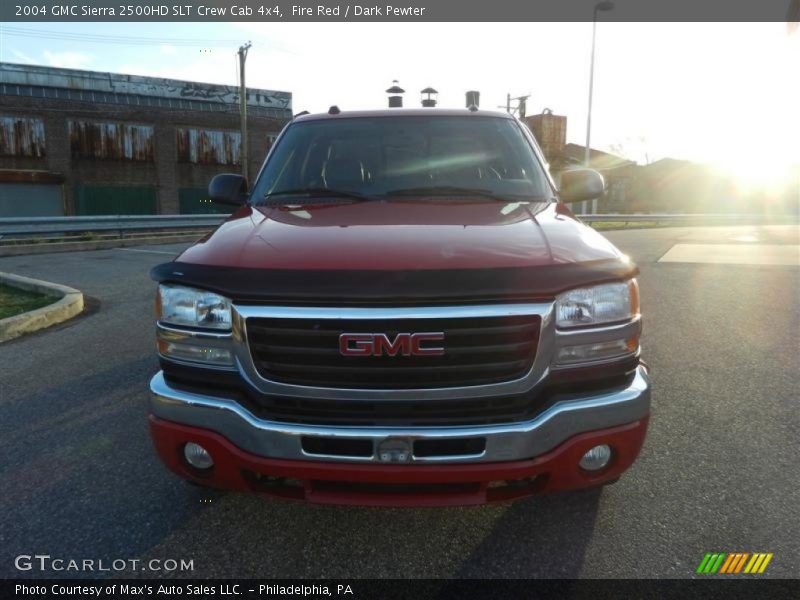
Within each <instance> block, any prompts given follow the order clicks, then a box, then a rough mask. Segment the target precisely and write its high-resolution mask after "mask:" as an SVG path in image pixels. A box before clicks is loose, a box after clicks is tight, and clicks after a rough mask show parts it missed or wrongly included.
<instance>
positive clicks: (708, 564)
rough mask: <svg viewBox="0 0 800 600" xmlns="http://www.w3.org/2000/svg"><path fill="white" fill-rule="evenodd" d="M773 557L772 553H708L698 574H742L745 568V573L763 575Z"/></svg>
mask: <svg viewBox="0 0 800 600" xmlns="http://www.w3.org/2000/svg"><path fill="white" fill-rule="evenodd" d="M772 557H773V554H772V553H771V552H770V553H767V552H755V553H753V554H750V553H749V552H729V553H725V552H706V555H705V556H704V557H703V560H702V561H701V562H700V565H699V566H698V567H697V571H696V572H697V573H702V574H714V573H717V572H719V573H724V574H733V573H741V572H742V569H743V568H744V573H748V574H756V573H763V572H764V570H765V569H766V568H767V565H768V564H769V562H770V561H771V560H772ZM748 559H749V560H748ZM745 564H746V565H747V566H745Z"/></svg>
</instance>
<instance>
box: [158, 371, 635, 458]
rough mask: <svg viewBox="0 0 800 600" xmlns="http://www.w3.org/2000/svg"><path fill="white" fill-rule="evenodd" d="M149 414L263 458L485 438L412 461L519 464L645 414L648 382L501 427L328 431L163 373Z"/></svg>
mask: <svg viewBox="0 0 800 600" xmlns="http://www.w3.org/2000/svg"><path fill="white" fill-rule="evenodd" d="M150 392H151V394H150V411H151V413H152V414H153V415H155V416H156V417H159V418H161V419H165V420H167V421H172V422H174V423H180V424H182V425H188V426H193V427H199V428H202V429H206V430H210V431H214V432H216V433H218V434H220V435H222V436H224V437H225V438H227V439H228V440H229V441H230V442H232V443H233V444H235V445H236V446H238V447H239V448H241V449H242V450H245V451H247V452H250V453H252V454H255V455H258V456H263V457H267V458H283V459H294V460H316V461H319V460H329V461H336V462H359V463H364V462H381V459H380V455H379V451H378V449H379V448H380V447H381V445H382V444H385V443H387V442H389V443H391V442H400V443H408V444H409V447H411V444H410V442H413V441H416V440H448V439H453V440H463V439H469V438H484V439H485V440H486V445H485V450H484V451H483V452H481V453H480V454H470V455H459V456H453V455H448V456H424V457H417V456H414V454H413V452H412V453H411V455H410V456H409V458H408V461H407V462H411V463H439V464H441V463H464V462H470V463H474V462H500V461H512V460H525V459H530V458H533V457H536V456H538V455H540V454H543V453H545V452H548V451H549V450H552V449H553V448H555V447H556V446H558V445H559V444H561V443H562V442H565V441H566V440H568V439H569V438H571V437H573V436H575V435H578V434H580V433H584V432H588V431H595V430H598V429H604V428H609V427H614V426H617V425H624V424H627V423H632V422H634V421H637V420H639V419H641V418H643V417H645V416H647V415H648V414H649V412H650V381H649V378H648V375H647V371H646V370H645V369H644V367H641V366H640V367H639V368H638V369H637V370H636V373H635V375H634V377H633V379H632V381H631V382H630V384H629V385H628V386H627V387H626V388H624V389H617V390H615V391H612V392H605V393H593V394H592V393H590V394H586V395H583V396H576V397H573V398H571V399H570V400H565V401H560V402H557V403H556V404H554V405H553V406H551V407H549V408H548V409H547V410H545V411H544V412H542V413H541V414H540V415H538V416H537V417H536V418H535V419H533V420H531V421H526V422H522V423H509V424H504V425H489V426H486V425H481V426H467V427H424V428H406V427H333V426H319V425H296V424H291V423H280V422H275V421H267V420H263V419H259V418H258V417H256V416H255V415H253V414H252V413H251V412H250V411H248V410H247V409H246V408H244V407H243V406H241V405H240V404H238V403H236V402H235V401H233V400H229V399H226V398H219V397H214V396H210V395H204V394H194V393H189V392H184V391H180V390H177V389H174V388H172V387H170V386H169V384H168V383H167V382H166V381H165V379H164V376H163V374H162V373H161V372H159V373H157V374H156V375H155V376H154V377H153V379H152V380H151V381H150ZM304 437H321V438H327V439H331V438H335V439H356V440H370V441H372V447H373V448H374V449H375V450H374V452H373V454H372V456H369V457H351V456H339V455H336V456H330V455H321V454H311V453H308V452H306V451H305V450H304V449H303V444H302V438H304Z"/></svg>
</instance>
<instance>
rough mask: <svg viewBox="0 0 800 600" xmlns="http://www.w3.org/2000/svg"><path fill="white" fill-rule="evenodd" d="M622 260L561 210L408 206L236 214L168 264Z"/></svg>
mask: <svg viewBox="0 0 800 600" xmlns="http://www.w3.org/2000/svg"><path fill="white" fill-rule="evenodd" d="M619 259H623V260H624V259H625V257H624V256H623V255H621V254H620V253H619V251H618V250H617V249H616V248H615V247H614V246H613V245H612V244H611V243H610V242H609V241H608V240H606V239H605V238H604V237H603V236H602V235H600V234H599V233H597V232H596V231H594V230H593V229H591V228H589V227H586V226H585V225H583V224H581V223H580V222H579V221H577V220H576V219H575V218H574V217H573V215H572V213H571V212H570V211H569V210H568V209H567V208H566V207H564V205H561V204H556V203H540V204H523V203H513V204H508V203H501V202H496V201H476V200H473V199H469V200H466V201H458V200H441V201H430V200H426V201H415V200H396V201H390V202H379V201H376V202H358V203H346V204H317V205H310V206H298V207H285V206H283V207H244V208H242V209H240V210H239V211H237V212H236V213H235V214H234V215H233V216H232V217H231V218H230V219H228V220H227V221H226V222H225V223H223V224H222V225H221V226H220V227H219V228H218V229H217V230H216V231H214V232H213V233H211V234H209V235H208V236H206V237H204V238H203V239H201V240H200V241H199V242H198V243H197V244H195V245H194V246H192V247H191V248H189V249H187V250H186V251H185V252H183V253H182V254H181V255H180V256H179V257H178V258H177V259H176V261H178V262H180V263H193V264H199V265H213V266H220V267H237V268H249V269H270V270H271V269H289V270H313V271H319V270H322V271H325V270H381V271H386V270H391V271H415V270H444V269H448V270H450V269H478V268H480V269H490V268H505V267H509V268H515V267H540V266H555V265H559V264H574V263H583V262H593V261H604V260H619Z"/></svg>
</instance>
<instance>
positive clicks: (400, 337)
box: [149, 107, 650, 506]
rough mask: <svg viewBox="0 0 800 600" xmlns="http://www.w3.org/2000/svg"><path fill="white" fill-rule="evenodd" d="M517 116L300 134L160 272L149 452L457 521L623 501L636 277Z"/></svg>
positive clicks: (580, 189)
mask: <svg viewBox="0 0 800 600" xmlns="http://www.w3.org/2000/svg"><path fill="white" fill-rule="evenodd" d="M603 191H604V181H603V178H602V176H601V175H600V174H599V173H597V172H595V171H592V170H588V169H576V170H572V171H567V172H564V173H563V174H562V175H561V180H560V184H559V185H558V186H557V185H556V183H555V181H554V180H553V179H552V178H551V176H550V174H549V171H548V167H547V164H546V162H545V159H544V157H543V155H542V152H541V150H540V148H539V146H538V145H537V142H536V140H535V139H534V137H533V135H532V134H531V132H530V131H529V130H528V128H527V127H526V126H525V125H524V124H523V123H521V122H520V121H519V120H517V119H516V118H514V117H511V116H509V115H507V114H505V113H495V112H489V111H483V110H479V109H476V108H475V107H471V108H470V109H464V110H445V109H438V108H432V109H431V108H429V109H389V110H380V111H359V112H344V111H340V110H339V109H338V108H336V107H331V110H330V111H329V112H328V113H323V114H306V115H303V116H297V117H295V118H294V119H293V120H292V121H291V122H290V123H289V124H288V125H287V126H286V127H285V128H284V129H283V131H282V132H281V134H280V135H279V137H278V138H277V140H276V141H275V143H274V145H273V146H272V148H271V149H270V151H269V154H268V156H267V157H266V160H265V162H264V164H263V166H262V167H261V170H260V172H259V173H258V176H257V177H256V179H255V182H254V184H253V185H252V186H250V185H248V182H247V181H245V180H244V178H243V177H241V176H239V175H232V174H221V175H217V176H216V177H215V178H214V179H213V180H212V181H211V183H210V185H209V195H210V197H211V198H212V199H213V200H214V201H216V202H220V203H224V204H228V205H233V206H234V207H235V208H234V209H233V210H234V212H233V214H232V215H231V216H230V217H229V218H228V219H227V220H226V221H225V222H224V223H223V224H222V225H220V226H219V227H218V228H217V229H216V230H215V231H214V232H213V233H211V234H209V235H207V236H206V237H204V238H202V239H201V240H199V241H198V242H197V243H196V244H194V245H193V246H191V247H190V248H188V249H187V250H185V251H184V252H183V253H181V254H180V255H179V256H177V258H175V260H173V261H172V262H168V263H165V264H162V265H159V266H157V267H155V268H154V269H153V270H152V272H151V276H152V278H153V279H154V280H155V281H156V282H158V292H157V299H156V312H157V324H156V338H157V347H158V357H159V361H160V366H161V370H160V371H159V372H158V373H157V374H156V375H155V376H154V377H153V379H152V381H151V382H150V392H151V394H150V416H149V421H150V431H151V434H152V439H153V442H154V444H155V449H156V451H157V452H158V455H159V456H160V458H161V460H162V461H163V462H164V463H165V464H166V465H167V467H169V469H171V470H172V471H174V472H175V473H177V474H178V475H180V476H181V477H183V478H185V479H188V480H189V481H190V482H193V483H195V484H198V485H203V486H210V487H215V488H222V489H229V490H241V491H252V492H258V493H263V494H269V495H272V496H278V497H282V498H289V499H300V500H306V501H310V502H317V503H332V504H357V505H378V506H399V505H407V506H445V505H470V504H483V503H487V502H497V501H507V500H512V499H516V498H520V497H523V496H528V495H531V494H541V493H547V492H555V491H564V490H576V489H579V488H586V487H592V486H601V485H604V484H608V483H612V482H614V481H616V480H617V479H618V478H619V477H620V475H621V474H622V473H623V472H624V471H625V470H626V469H628V467H630V466H631V464H632V463H633V462H634V460H635V459H636V457H637V455H638V453H639V450H640V448H641V446H642V443H643V441H644V438H645V433H646V430H647V424H648V418H649V412H650V410H649V408H650V383H649V378H648V372H647V368H646V366H645V365H644V364H643V363H640V360H639V355H640V348H639V336H640V333H641V315H640V311H639V292H638V286H637V281H636V275H637V274H638V269H637V267H636V266H635V265H634V264H633V263H632V262H631V261H630V260H629V259H628V257H627V256H625V255H624V254H622V253H621V252H620V251H618V250H617V249H616V248H615V247H614V246H613V245H612V244H611V243H610V242H609V241H608V240H606V239H605V238H604V237H603V236H601V235H600V234H599V233H597V232H596V231H594V230H593V229H591V228H589V227H587V226H585V225H583V224H582V223H581V222H580V221H579V220H578V219H577V218H576V217H575V216H573V214H572V212H571V211H570V210H569V209H568V208H567V206H566V204H567V203H569V202H577V201H582V200H587V199H591V198H595V197H598V196H599V195H601V194H602V193H603Z"/></svg>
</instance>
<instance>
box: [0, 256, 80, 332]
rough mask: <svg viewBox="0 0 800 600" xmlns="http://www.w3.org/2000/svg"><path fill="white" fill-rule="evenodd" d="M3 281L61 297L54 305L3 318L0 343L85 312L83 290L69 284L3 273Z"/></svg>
mask: <svg viewBox="0 0 800 600" xmlns="http://www.w3.org/2000/svg"><path fill="white" fill-rule="evenodd" d="M0 283H3V284H5V285H8V286H11V287H15V288H19V289H21V290H28V291H30V292H37V293H39V294H45V295H47V296H53V297H54V299H55V298H58V299H57V300H56V301H55V302H53V303H52V304H48V305H47V306H43V307H42V308H37V309H36V310H32V311H30V312H26V313H22V314H21V315H14V316H13V317H8V318H6V319H0V343H2V342H6V341H8V340H11V339H14V338H15V337H19V336H21V335H23V334H25V333H31V332H33V331H38V330H39V329H44V328H45V327H50V326H51V325H55V324H57V323H62V322H63V321H66V320H67V319H71V318H72V317H74V316H76V315H78V314H80V313H81V312H82V311H83V293H82V292H80V291H79V290H76V289H74V288H71V287H67V286H65V285H59V284H57V283H50V282H47V281H41V280H39V279H31V278H30V277H22V276H20V275H13V274H11V273H2V272H0Z"/></svg>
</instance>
